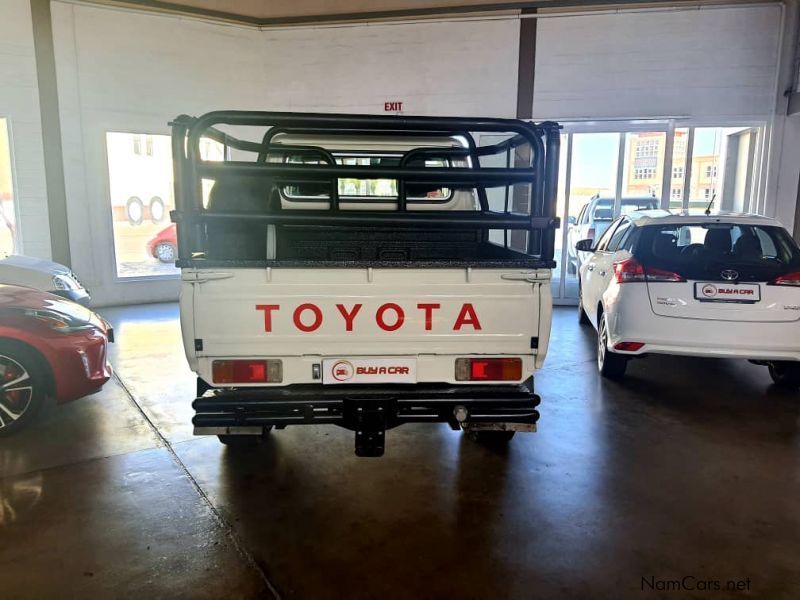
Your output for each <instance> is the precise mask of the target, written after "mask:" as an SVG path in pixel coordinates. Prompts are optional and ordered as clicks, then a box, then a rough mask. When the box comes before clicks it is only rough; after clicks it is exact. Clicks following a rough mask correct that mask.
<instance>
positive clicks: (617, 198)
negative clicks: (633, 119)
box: [614, 132, 626, 219]
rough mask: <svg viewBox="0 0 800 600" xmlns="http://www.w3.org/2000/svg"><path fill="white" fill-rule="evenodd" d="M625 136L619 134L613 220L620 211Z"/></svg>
mask: <svg viewBox="0 0 800 600" xmlns="http://www.w3.org/2000/svg"><path fill="white" fill-rule="evenodd" d="M625 143H626V140H625V134H624V133H622V132H620V134H619V146H618V148H617V185H616V187H615V190H614V218H615V219H616V218H617V217H618V216H619V213H620V211H621V210H622V175H623V173H622V172H623V171H624V167H625Z"/></svg>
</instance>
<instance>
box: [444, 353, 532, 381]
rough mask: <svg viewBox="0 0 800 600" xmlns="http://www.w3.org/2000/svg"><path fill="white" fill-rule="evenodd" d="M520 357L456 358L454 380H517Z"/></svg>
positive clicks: (519, 374)
mask: <svg viewBox="0 0 800 600" xmlns="http://www.w3.org/2000/svg"><path fill="white" fill-rule="evenodd" d="M520 379H522V359H521V358H457V359H456V381H519V380H520Z"/></svg>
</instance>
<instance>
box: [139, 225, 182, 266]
mask: <svg viewBox="0 0 800 600" xmlns="http://www.w3.org/2000/svg"><path fill="white" fill-rule="evenodd" d="M159 244H172V245H173V246H175V247H176V248H177V247H178V232H177V230H176V229H175V223H172V224H170V225H169V226H167V227H165V228H164V229H162V230H161V231H159V232H158V233H157V234H156V235H155V237H154V238H153V239H152V240H150V241H149V242H147V251H148V252H149V253H150V256H152V257H153V258H158V256H156V246H158V245H159Z"/></svg>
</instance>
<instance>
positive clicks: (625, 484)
mask: <svg viewBox="0 0 800 600" xmlns="http://www.w3.org/2000/svg"><path fill="white" fill-rule="evenodd" d="M102 312H103V313H104V314H105V315H106V317H107V318H109V319H110V320H111V321H112V322H113V323H114V324H115V327H116V333H117V340H118V342H117V343H116V344H115V345H114V347H113V356H112V362H113V364H114V366H115V368H116V372H117V377H118V379H115V380H114V381H112V382H110V383H109V384H108V385H107V386H106V388H105V389H104V390H103V391H102V392H101V393H99V394H96V395H95V396H92V397H89V398H84V399H82V400H79V401H77V402H75V403H72V404H70V405H67V406H63V407H54V408H52V409H51V410H49V411H48V412H47V414H46V415H44V418H43V419H42V420H41V421H40V422H39V423H38V424H37V425H36V426H35V427H33V428H31V429H30V430H28V431H25V432H23V433H22V434H20V435H18V436H16V437H13V438H9V439H2V441H0V598H2V599H7V598H8V599H10V598H65V597H75V598H88V597H92V598H120V597H123V598H124V597H134V596H136V597H145V598H176V597H190V598H224V597H231V598H261V597H265V598H270V597H283V598H313V599H325V598H348V599H361V598H414V599H420V598H442V597H448V598H476V599H484V598H492V599H495V598H497V599H501V598H526V599H527V598H557V597H574V598H626V597H633V598H639V597H653V598H661V597H664V598H674V597H686V596H689V597H703V598H705V597H713V598H720V597H728V596H730V597H742V596H749V597H759V598H797V597H800V505H799V504H798V502H800V420H799V418H798V417H800V395H798V394H792V393H787V392H784V391H782V390H779V389H776V388H774V387H773V386H771V385H770V380H769V377H768V375H767V373H766V369H764V368H763V367H756V366H754V365H750V364H748V363H746V362H743V361H728V360H697V359H687V358H677V357H675V358H673V357H653V358H649V359H645V360H640V361H636V362H634V363H632V364H631V365H630V368H629V376H628V377H627V378H626V379H625V380H624V381H622V382H621V383H614V382H608V381H601V380H600V379H599V378H598V376H597V375H596V372H595V365H594V362H593V360H594V354H593V350H594V347H593V344H594V337H593V332H592V331H591V330H590V329H585V328H580V327H579V326H578V325H577V319H576V318H575V314H574V310H573V309H566V308H563V309H558V310H557V311H556V319H555V326H554V334H553V340H552V342H551V352H550V355H549V357H548V359H547V366H546V368H545V369H544V370H543V371H542V372H541V373H539V374H538V376H537V388H538V391H539V393H540V394H541V396H542V398H543V402H542V406H541V414H542V416H541V420H540V421H539V432H538V433H536V434H526V435H517V437H516V438H515V439H514V440H513V441H512V443H511V444H510V445H509V446H508V448H507V449H499V448H487V447H484V446H480V445H477V444H475V443H473V442H471V441H469V440H467V439H465V437H463V436H461V435H460V434H458V433H457V432H452V431H450V430H449V428H447V427H446V426H444V425H442V426H425V425H419V426H406V427H401V428H399V429H396V430H392V431H390V432H389V433H388V434H387V454H386V456H384V457H383V458H381V459H359V458H356V457H355V456H353V437H352V433H350V432H347V431H344V430H339V429H337V428H327V427H296V428H289V429H286V430H284V431H277V432H274V433H273V434H271V437H270V439H269V441H268V442H267V443H266V444H264V445H263V447H261V448H260V449H258V450H257V451H255V452H251V453H247V452H245V453H242V452H232V451H230V450H227V449H225V447H223V446H221V445H220V444H219V443H218V442H217V441H216V439H215V438H195V437H193V436H192V432H191V425H190V418H191V414H192V411H191V408H190V402H191V399H192V397H193V388H194V383H193V379H192V377H191V374H190V372H189V371H188V369H187V367H186V365H185V362H184V358H183V354H182V348H181V345H180V337H179V325H178V321H177V308H176V306H175V305H154V306H148V307H134V308H121V309H108V310H105V311H102ZM706 581H710V582H712V583H711V584H709V585H710V587H711V588H712V591H710V592H706V591H703V588H704V587H707V585H706V584H704V582H706ZM728 581H732V582H734V584H733V585H734V586H735V585H738V586H739V587H740V589H741V588H744V590H743V591H736V592H733V591H730V590H728V589H727V586H728ZM676 582H682V583H683V584H685V586H686V587H688V588H692V587H693V588H695V589H694V590H686V589H684V590H682V591H681V590H676V589H675V586H676ZM714 582H719V585H720V587H721V588H722V589H721V590H719V591H717V590H715V589H714V587H715V586H714V584H713V583H714Z"/></svg>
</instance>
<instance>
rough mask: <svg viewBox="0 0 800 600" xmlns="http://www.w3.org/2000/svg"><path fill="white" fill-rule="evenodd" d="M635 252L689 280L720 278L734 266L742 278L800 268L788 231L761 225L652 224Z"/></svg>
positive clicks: (770, 275)
mask: <svg viewBox="0 0 800 600" xmlns="http://www.w3.org/2000/svg"><path fill="white" fill-rule="evenodd" d="M635 254H636V255H637V257H638V258H639V260H640V261H641V262H642V263H644V264H646V265H648V266H654V267H658V268H661V269H666V270H669V271H673V272H676V273H679V274H681V275H682V276H684V277H685V278H687V279H702V280H711V281H721V280H723V279H722V276H721V272H722V271H724V270H727V269H733V270H735V271H736V272H737V273H738V280H739V281H770V280H772V279H774V278H775V277H778V276H780V275H785V274H786V273H789V272H794V271H798V270H800V250H798V248H797V244H796V243H795V242H794V240H793V239H792V238H791V237H790V236H789V234H788V233H787V232H786V230H784V229H783V228H781V227H771V226H762V225H735V224H732V223H687V224H681V225H648V226H645V227H643V228H642V232H641V235H640V238H639V242H638V243H637V245H636V251H635Z"/></svg>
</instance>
